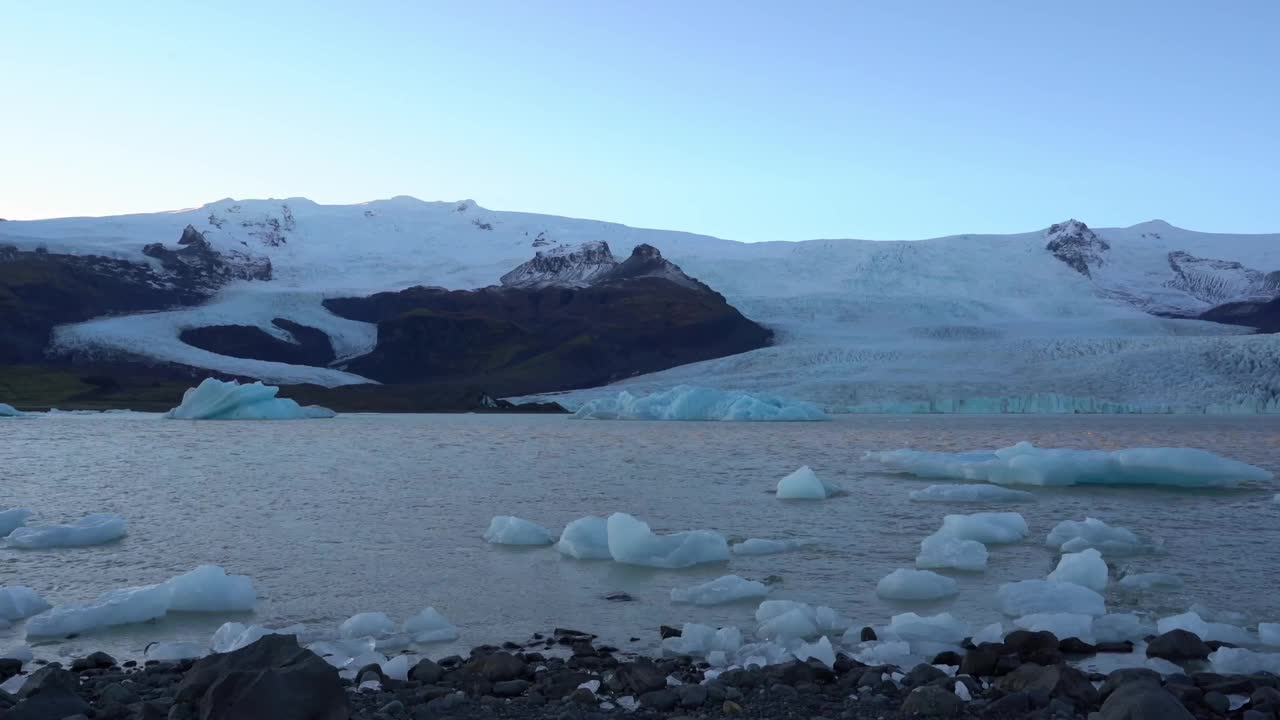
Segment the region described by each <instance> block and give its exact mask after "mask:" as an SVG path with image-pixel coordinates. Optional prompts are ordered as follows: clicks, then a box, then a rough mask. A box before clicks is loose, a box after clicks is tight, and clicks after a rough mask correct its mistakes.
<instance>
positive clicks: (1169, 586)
mask: <svg viewBox="0 0 1280 720" xmlns="http://www.w3.org/2000/svg"><path fill="white" fill-rule="evenodd" d="M1116 584H1117V585H1119V586H1120V587H1123V588H1129V589H1131V590H1175V589H1177V588H1180V587H1182V578H1180V577H1178V576H1177V575H1170V574H1169V573H1162V572H1151V573H1135V574H1133V575H1125V576H1124V577H1122V578H1120V579H1119V580H1117V581H1116Z"/></svg>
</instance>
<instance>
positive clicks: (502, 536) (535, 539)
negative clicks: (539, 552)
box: [484, 515, 556, 545]
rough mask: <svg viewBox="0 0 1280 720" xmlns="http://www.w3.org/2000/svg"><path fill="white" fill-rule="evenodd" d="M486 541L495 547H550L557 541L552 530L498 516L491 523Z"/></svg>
mask: <svg viewBox="0 0 1280 720" xmlns="http://www.w3.org/2000/svg"><path fill="white" fill-rule="evenodd" d="M484 539H485V540H486V541H488V542H491V543H493V544H495V545H550V544H551V543H553V542H555V541H556V539H555V538H554V537H552V535H551V531H550V530H548V529H546V528H544V527H542V526H541V525H538V524H536V523H532V522H530V521H528V520H523V519H521V518H518V517H512V516H510V515H498V516H497V517H495V518H493V520H491V521H489V529H488V530H485V531H484Z"/></svg>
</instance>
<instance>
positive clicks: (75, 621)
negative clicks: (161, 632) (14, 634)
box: [27, 565, 256, 637]
mask: <svg viewBox="0 0 1280 720" xmlns="http://www.w3.org/2000/svg"><path fill="white" fill-rule="evenodd" d="M255 598H256V593H254V592H253V585H252V582H251V581H249V579H248V578H247V577H245V576H243V575H227V574H226V572H225V571H223V570H222V568H220V567H217V566H209V565H204V566H201V567H199V568H196V569H195V570H194V571H192V572H189V573H186V574H184V575H179V576H177V577H175V578H172V579H170V580H167V581H165V582H162V583H157V584H155V585H143V586H139V587H130V588H123V589H120V590H111V591H109V592H105V593H103V594H101V595H99V596H98V597H97V599H95V600H93V601H91V602H87V603H81V604H75V605H62V606H58V607H55V608H53V609H51V610H46V611H45V612H42V613H40V614H39V615H36V616H35V617H33V618H31V620H29V621H28V622H27V635H28V636H29V637H49V636H57V635H75V634H79V633H85V632H88V631H91V630H97V629H100V628H105V627H113V626H116V625H127V624H130V623H137V622H145V621H147V620H154V619H156V618H159V617H163V616H164V615H165V613H167V612H169V611H171V610H176V611H186V612H235V611H242V610H248V609H251V608H252V605H253V599H255Z"/></svg>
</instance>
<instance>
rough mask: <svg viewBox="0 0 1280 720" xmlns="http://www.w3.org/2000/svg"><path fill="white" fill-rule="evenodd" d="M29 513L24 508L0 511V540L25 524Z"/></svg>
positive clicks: (29, 515)
mask: <svg viewBox="0 0 1280 720" xmlns="http://www.w3.org/2000/svg"><path fill="white" fill-rule="evenodd" d="M29 517H31V511H30V510H28V509H26V508H10V509H8V510H0V538H4V537H5V536H6V535H8V534H9V533H11V532H13V531H14V530H16V529H18V528H20V527H22V526H23V525H26V524H27V518H29Z"/></svg>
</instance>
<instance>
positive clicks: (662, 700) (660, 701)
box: [640, 690, 680, 712]
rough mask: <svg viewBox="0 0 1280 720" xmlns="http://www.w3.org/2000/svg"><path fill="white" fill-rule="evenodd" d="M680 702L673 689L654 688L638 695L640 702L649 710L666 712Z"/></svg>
mask: <svg viewBox="0 0 1280 720" xmlns="http://www.w3.org/2000/svg"><path fill="white" fill-rule="evenodd" d="M679 703H680V696H679V695H678V694H676V691H674V690H654V691H652V692H647V693H645V694H643V695H641V696H640V704H641V705H643V706H644V707H647V708H649V709H650V710H657V711H658V712H667V711H669V710H672V709H673V708H675V706H676V705H678V704H679Z"/></svg>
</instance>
